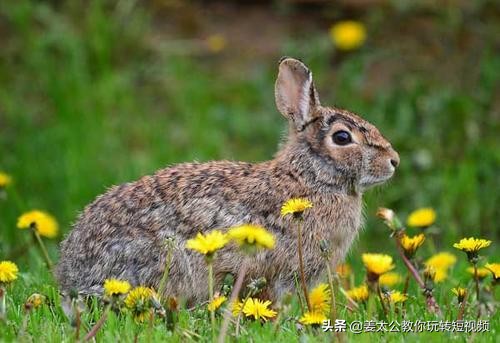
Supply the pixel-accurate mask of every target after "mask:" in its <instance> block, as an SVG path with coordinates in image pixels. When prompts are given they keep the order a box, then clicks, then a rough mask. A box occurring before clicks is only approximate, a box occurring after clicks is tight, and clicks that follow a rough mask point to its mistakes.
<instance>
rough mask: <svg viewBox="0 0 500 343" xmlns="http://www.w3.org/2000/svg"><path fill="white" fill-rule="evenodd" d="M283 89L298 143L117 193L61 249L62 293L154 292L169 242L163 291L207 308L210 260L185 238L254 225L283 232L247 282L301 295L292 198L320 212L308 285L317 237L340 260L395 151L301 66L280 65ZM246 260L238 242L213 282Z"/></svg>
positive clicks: (309, 246) (310, 215)
mask: <svg viewBox="0 0 500 343" xmlns="http://www.w3.org/2000/svg"><path fill="white" fill-rule="evenodd" d="M275 93H276V104H277V107H278V110H279V111H280V112H281V113H282V114H283V115H284V116H285V117H286V118H287V119H288V120H289V135H288V138H287V140H286V142H285V143H284V144H283V145H282V147H281V149H280V150H279V151H278V152H277V154H276V156H275V158H274V159H273V160H271V161H267V162H263V163H256V164H251V163H244V162H228V161H216V162H208V163H186V164H180V165H176V166H173V167H170V168H166V169H162V170H160V171H158V172H157V173H156V174H155V175H153V176H145V177H143V178H141V179H140V180H138V181H136V182H132V183H127V184H123V185H120V186H116V187H113V188H111V189H110V190H109V191H108V192H106V193H105V194H104V195H101V196H99V197H98V198H97V199H96V200H95V201H94V202H93V203H91V204H90V205H89V206H87V207H86V208H85V210H84V211H83V213H82V214H81V215H80V217H79V219H78V221H77V222H76V224H75V225H74V228H73V230H72V232H71V233H70V234H69V235H68V237H67V238H66V239H65V240H64V241H63V242H62V244H61V259H60V262H59V265H58V266H57V270H56V274H57V278H58V280H59V283H60V286H61V288H62V290H63V291H69V290H71V289H76V290H78V291H80V292H82V293H85V294H99V293H101V292H102V284H103V282H104V280H105V279H107V278H111V277H114V278H119V279H126V280H128V281H130V282H131V283H132V284H133V285H148V286H152V287H155V288H157V287H158V284H159V282H160V279H161V277H162V274H163V271H164V268H165V260H166V249H165V239H167V238H169V237H171V238H173V239H174V240H175V248H174V253H173V259H172V263H171V267H170V274H169V279H168V284H167V287H166V293H167V294H173V295H176V296H180V297H184V298H186V299H187V300H190V301H201V300H204V299H206V298H207V286H206V285H207V270H206V266H205V262H204V259H203V257H202V256H201V255H200V254H198V253H196V252H194V251H191V250H188V249H186V248H185V244H186V240H188V239H190V238H192V237H194V236H195V235H196V234H197V233H198V232H200V231H201V232H207V231H210V230H212V229H223V230H225V229H227V228H230V227H233V226H235V225H240V224H245V223H253V224H259V225H262V226H264V227H266V228H267V229H268V230H270V231H271V232H272V233H273V234H274V235H275V237H276V247H275V249H273V250H269V251H262V252H260V253H258V254H257V255H256V256H255V258H254V259H253V261H252V263H251V266H250V268H249V271H248V273H247V275H248V277H249V278H252V277H261V276H264V277H265V278H266V279H267V280H268V288H267V290H266V293H267V295H268V296H270V297H271V298H272V299H275V300H277V299H279V297H280V295H281V294H282V293H283V292H284V291H287V290H291V289H292V288H293V287H294V282H293V275H294V272H297V270H298V260H297V237H296V233H297V231H296V225H295V223H294V222H293V219H292V218H291V217H287V218H282V217H281V216H280V207H281V205H282V204H283V203H284V202H285V201H286V200H288V199H290V198H294V197H306V198H308V199H310V200H311V201H312V203H313V204H314V207H313V208H312V209H310V210H308V211H307V212H306V213H305V215H304V224H303V225H304V230H303V244H304V264H305V274H306V279H307V280H308V281H309V282H310V283H312V282H314V281H315V280H316V279H317V278H318V276H319V275H320V274H321V272H322V271H323V269H324V267H325V265H324V262H323V260H322V258H321V257H320V251H319V241H320V240H323V239H324V240H327V241H328V242H330V246H331V250H332V252H333V256H332V263H333V264H336V263H338V262H340V261H342V260H343V259H344V257H345V255H346V253H347V251H348V249H349V247H350V245H351V243H352V242H353V240H354V239H355V237H356V236H357V233H358V230H359V228H360V226H361V221H362V220H361V218H362V213H361V212H362V210H361V209H362V199H361V197H362V193H363V191H364V190H365V189H367V188H368V187H370V186H373V185H375V184H379V183H383V182H384V181H386V180H388V179H389V178H390V177H391V176H392V175H393V173H394V169H395V167H396V166H397V164H398V163H399V157H398V154H397V153H396V152H395V151H394V150H393V149H392V147H391V145H390V144H389V142H388V141H387V140H386V139H384V137H383V136H382V135H381V134H380V133H379V131H378V130H377V129H376V128H375V127H374V126H373V125H371V124H369V123H368V122H366V121H365V120H363V119H361V118H360V117H358V116H357V115H354V114H353V113H350V112H348V111H345V110H340V109H337V108H332V107H322V106H321V105H320V103H319V100H318V96H317V92H316V90H315V88H314V84H313V81H312V75H311V72H310V71H309V70H308V69H307V67H306V66H305V65H304V64H303V63H302V62H300V61H298V60H295V59H292V58H285V59H283V60H282V61H281V62H280V66H279V73H278V78H277V81H276V87H275ZM338 130H345V131H348V132H350V133H351V135H352V139H353V142H352V143H351V144H348V145H346V146H340V145H336V144H335V143H334V142H333V140H332V134H333V133H334V132H336V131H338ZM241 264H242V255H241V254H240V253H239V252H238V250H237V249H236V248H235V247H234V246H228V247H225V248H224V249H222V250H221V251H220V252H219V253H218V255H217V258H216V259H215V265H214V270H215V276H216V282H217V283H218V284H219V285H220V283H221V279H222V278H223V276H224V275H225V274H226V273H233V274H237V273H238V270H239V268H240V266H241Z"/></svg>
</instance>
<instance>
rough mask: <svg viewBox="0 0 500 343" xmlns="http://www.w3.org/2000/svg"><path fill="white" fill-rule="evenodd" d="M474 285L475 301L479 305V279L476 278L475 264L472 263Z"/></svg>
mask: <svg viewBox="0 0 500 343" xmlns="http://www.w3.org/2000/svg"><path fill="white" fill-rule="evenodd" d="M474 283H475V284H476V301H477V302H478V303H479V277H478V276H477V263H474Z"/></svg>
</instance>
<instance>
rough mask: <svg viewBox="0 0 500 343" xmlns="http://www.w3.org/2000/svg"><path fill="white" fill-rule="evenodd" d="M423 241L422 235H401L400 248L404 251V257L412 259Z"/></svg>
mask: <svg viewBox="0 0 500 343" xmlns="http://www.w3.org/2000/svg"><path fill="white" fill-rule="evenodd" d="M424 241H425V236H424V234H423V233H421V234H419V235H416V236H413V237H409V236H407V235H406V234H403V236H402V237H401V240H400V242H401V247H402V248H403V250H404V251H405V255H406V256H408V257H412V256H413V255H415V252H416V251H417V249H418V248H419V247H420V246H421V245H422V244H423V243H424Z"/></svg>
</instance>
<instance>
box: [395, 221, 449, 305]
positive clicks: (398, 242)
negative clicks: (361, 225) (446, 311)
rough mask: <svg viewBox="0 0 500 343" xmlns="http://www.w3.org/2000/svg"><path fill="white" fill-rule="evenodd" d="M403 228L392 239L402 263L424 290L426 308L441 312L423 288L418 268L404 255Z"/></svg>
mask: <svg viewBox="0 0 500 343" xmlns="http://www.w3.org/2000/svg"><path fill="white" fill-rule="evenodd" d="M403 232H404V229H400V230H398V231H397V233H396V234H395V235H394V241H395V242H396V248H397V251H398V253H399V256H400V257H401V259H402V260H403V263H404V264H405V266H406V268H407V269H408V271H409V272H410V275H411V276H413V278H414V279H415V281H416V282H417V284H418V286H419V287H420V288H421V289H422V290H423V291H424V293H425V296H426V298H427V299H426V304H427V309H428V310H429V311H430V312H435V313H437V314H441V309H440V308H439V305H438V303H437V302H436V299H434V297H433V296H432V294H431V293H430V292H427V291H426V289H425V283H424V281H423V280H422V278H421V277H420V274H419V273H418V270H417V269H416V268H415V266H414V265H413V263H412V262H411V261H410V260H409V259H408V257H406V255H405V253H404V250H403V247H402V246H401V236H402V235H403Z"/></svg>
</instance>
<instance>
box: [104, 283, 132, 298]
mask: <svg viewBox="0 0 500 343" xmlns="http://www.w3.org/2000/svg"><path fill="white" fill-rule="evenodd" d="M128 291H130V283H129V282H128V281H122V280H118V279H107V280H105V281H104V292H105V293H106V295H107V296H108V297H111V296H113V295H120V294H126V293H128Z"/></svg>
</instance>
